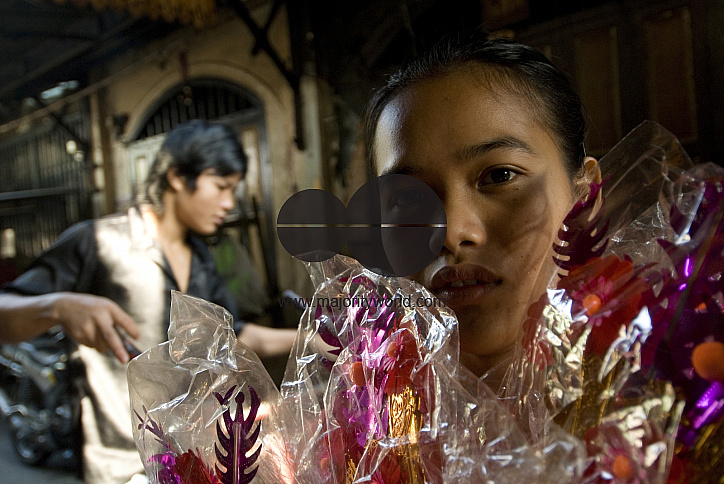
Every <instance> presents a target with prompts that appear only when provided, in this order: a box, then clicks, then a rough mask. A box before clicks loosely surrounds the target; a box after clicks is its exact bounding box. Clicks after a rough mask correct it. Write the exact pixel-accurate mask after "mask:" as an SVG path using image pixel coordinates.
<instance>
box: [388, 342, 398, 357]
mask: <svg viewBox="0 0 724 484" xmlns="http://www.w3.org/2000/svg"><path fill="white" fill-rule="evenodd" d="M396 352H397V343H395V342H394V341H393V342H391V343H390V344H389V345H388V346H387V356H389V357H390V358H392V357H394V356H395V353H396Z"/></svg>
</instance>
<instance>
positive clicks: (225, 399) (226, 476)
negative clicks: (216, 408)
mask: <svg viewBox="0 0 724 484" xmlns="http://www.w3.org/2000/svg"><path fill="white" fill-rule="evenodd" d="M235 388H236V386H233V387H231V388H230V389H229V391H227V392H226V395H223V396H222V395H221V394H220V393H216V392H214V396H215V397H216V399H217V400H218V401H219V403H220V404H221V405H229V401H230V400H231V395H232V394H233V393H234V389H235ZM249 395H250V396H251V405H250V408H249V413H248V414H247V416H246V418H244V407H243V403H244V399H245V396H244V392H239V393H238V394H237V395H236V398H235V401H236V414H235V415H234V417H232V416H231V408H230V407H229V408H227V409H226V411H225V412H224V414H223V420H224V429H223V430H222V428H221V425H220V424H219V422H218V421H217V422H216V435H217V438H218V443H219V444H220V445H221V448H219V446H218V445H216V446H215V450H216V458H217V459H218V461H219V463H220V464H221V465H222V466H224V468H225V469H226V470H225V471H222V470H221V469H220V468H219V467H218V466H216V474H217V475H218V477H219V479H220V480H221V482H222V483H223V484H247V483H249V482H251V480H252V479H254V476H255V475H256V472H257V471H258V470H259V468H258V467H255V468H254V469H252V470H250V471H249V472H246V471H247V470H248V469H249V468H250V467H251V466H253V465H254V464H255V462H256V460H257V458H258V457H259V454H260V453H261V446H259V447H258V448H257V449H256V451H254V453H253V454H251V455H250V456H247V455H246V454H247V452H249V451H250V450H251V449H252V448H253V447H254V444H255V443H256V440H257V438H258V437H259V431H260V429H261V424H257V426H256V428H255V429H254V430H253V431H252V426H253V425H254V421H255V419H256V414H257V411H258V410H259V405H260V404H261V399H260V398H259V396H258V395H257V393H256V391H255V390H254V389H253V388H252V387H249Z"/></svg>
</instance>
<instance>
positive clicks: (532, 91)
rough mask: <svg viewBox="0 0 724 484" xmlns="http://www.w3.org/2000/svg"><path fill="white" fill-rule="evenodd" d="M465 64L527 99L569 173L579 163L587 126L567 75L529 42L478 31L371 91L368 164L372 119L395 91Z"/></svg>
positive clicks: (450, 40)
mask: <svg viewBox="0 0 724 484" xmlns="http://www.w3.org/2000/svg"><path fill="white" fill-rule="evenodd" d="M470 67H472V68H476V67H478V68H479V72H481V73H482V74H483V79H484V80H486V81H487V82H488V83H489V84H491V85H494V86H495V87H499V88H503V89H507V90H508V91H510V92H513V93H516V94H521V95H523V96H524V97H525V98H527V100H528V102H529V103H530V105H531V107H532V108H533V109H534V110H535V111H536V112H537V114H538V115H539V116H541V121H542V124H543V125H544V126H545V127H546V128H548V129H549V130H550V131H551V133H553V135H554V141H555V142H556V143H557V145H558V148H559V149H560V150H561V152H562V153H563V157H564V162H565V164H566V169H567V171H568V173H569V175H570V176H571V178H573V177H574V176H575V175H576V174H577V173H578V172H579V170H580V169H581V167H582V166H583V159H584V158H585V151H584V147H583V140H584V137H585V134H586V129H585V121H584V118H583V107H582V105H581V101H580V99H579V97H578V94H576V92H575V90H574V89H573V87H572V86H571V83H570V81H569V79H568V77H567V76H566V74H565V73H563V71H561V70H560V69H558V68H557V67H556V66H554V65H553V64H552V63H551V62H550V61H549V60H548V58H546V56H545V55H543V53H541V52H540V51H538V50H536V49H534V48H533V47H531V46H529V45H525V44H521V43H519V42H514V41H510V40H506V39H494V40H488V39H486V38H485V37H483V36H482V34H481V33H472V34H467V35H460V36H457V37H447V38H445V39H443V40H441V41H439V42H438V43H436V44H435V45H434V46H433V47H432V49H431V50H430V51H429V52H428V53H427V54H425V55H423V56H422V57H419V58H417V59H415V60H413V61H412V62H411V63H410V64H409V65H407V67H405V68H403V69H401V70H400V71H398V72H397V73H396V74H394V75H392V76H391V77H390V78H389V80H388V82H387V84H386V85H385V86H384V87H382V88H381V89H380V90H378V91H377V92H376V93H375V94H374V96H373V97H372V99H371V100H370V102H369V103H368V104H367V109H366V113H365V132H364V134H365V147H366V148H367V156H368V159H369V162H370V165H371V166H373V167H374V164H375V159H374V142H375V131H376V129H377V124H378V122H379V119H380V116H381V114H382V111H383V110H384V108H385V107H386V106H387V104H389V103H390V101H392V100H393V99H394V98H395V96H397V95H398V94H399V93H400V92H402V91H404V90H405V89H407V88H408V87H410V86H413V85H415V84H416V83H418V82H421V81H424V80H428V79H432V78H435V77H439V76H442V75H445V74H449V73H451V72H456V71H459V70H461V69H465V68H470ZM476 72H477V71H476Z"/></svg>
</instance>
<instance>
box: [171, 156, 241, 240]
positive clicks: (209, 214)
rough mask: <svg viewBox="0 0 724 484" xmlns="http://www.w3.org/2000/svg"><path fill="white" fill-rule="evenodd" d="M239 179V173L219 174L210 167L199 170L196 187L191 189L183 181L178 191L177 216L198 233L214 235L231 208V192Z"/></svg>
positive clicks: (232, 205) (232, 200) (232, 192)
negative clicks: (181, 187)
mask: <svg viewBox="0 0 724 484" xmlns="http://www.w3.org/2000/svg"><path fill="white" fill-rule="evenodd" d="M240 181H241V174H240V173H233V174H231V175H226V176H220V175H217V174H216V172H215V171H214V169H213V168H209V169H207V170H204V171H202V172H201V174H200V175H199V176H198V178H197V179H196V189H195V190H190V189H189V188H188V187H187V186H186V185H185V183H184V186H183V189H182V190H180V191H179V192H178V195H177V204H176V216H177V218H178V219H179V221H180V222H181V223H182V224H183V225H184V226H186V227H187V228H188V229H189V230H192V231H194V232H196V233H197V234H200V235H212V234H214V233H215V232H216V231H217V230H218V228H219V227H220V226H221V224H223V223H224V218H225V217H226V214H227V213H228V212H229V210H231V209H232V208H234V203H235V199H234V192H235V191H236V187H237V186H238V185H239V182H240Z"/></svg>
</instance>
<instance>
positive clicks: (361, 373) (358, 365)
mask: <svg viewBox="0 0 724 484" xmlns="http://www.w3.org/2000/svg"><path fill="white" fill-rule="evenodd" d="M349 377H350V379H351V380H352V383H354V384H355V385H357V386H358V387H361V386H364V384H365V383H367V379H366V378H365V369H364V366H363V365H362V362H361V361H355V362H354V363H352V366H351V367H350V368H349Z"/></svg>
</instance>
